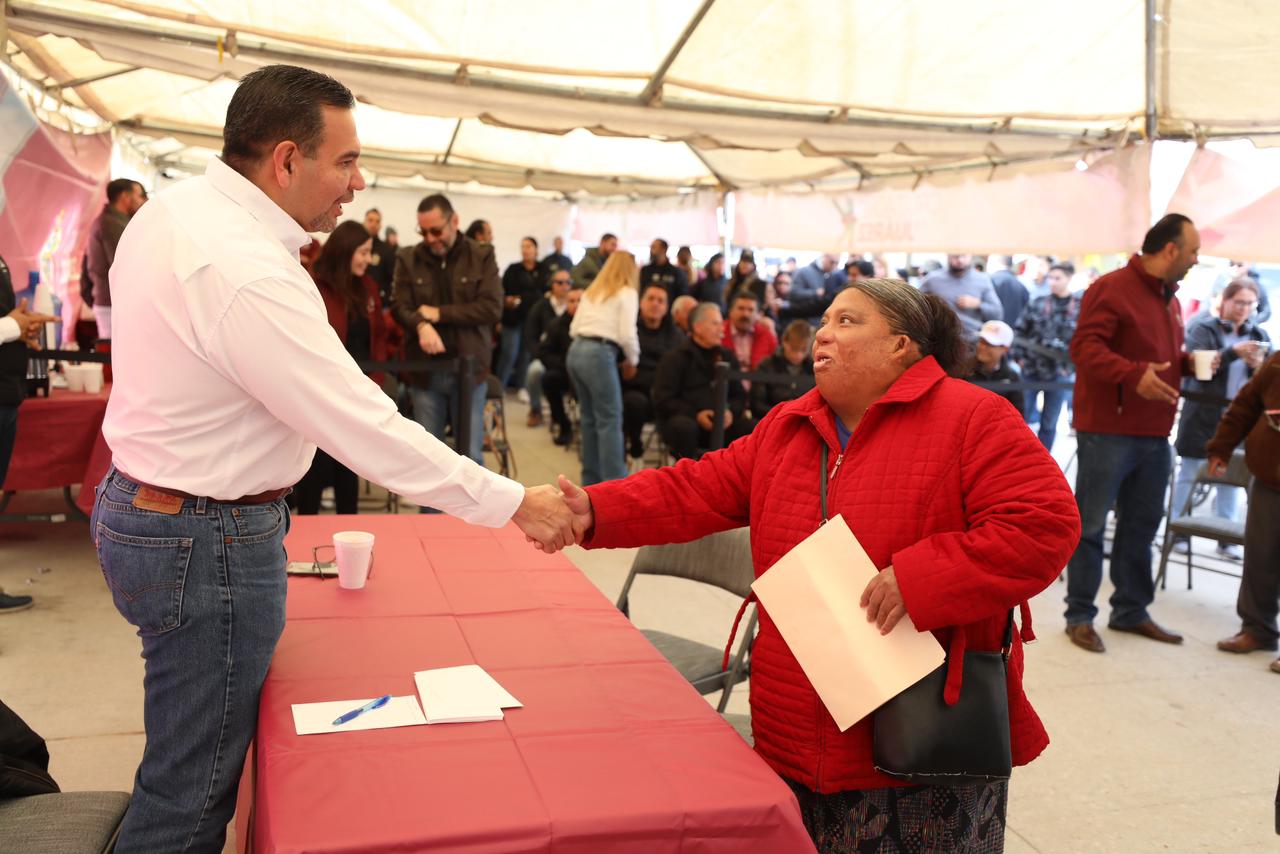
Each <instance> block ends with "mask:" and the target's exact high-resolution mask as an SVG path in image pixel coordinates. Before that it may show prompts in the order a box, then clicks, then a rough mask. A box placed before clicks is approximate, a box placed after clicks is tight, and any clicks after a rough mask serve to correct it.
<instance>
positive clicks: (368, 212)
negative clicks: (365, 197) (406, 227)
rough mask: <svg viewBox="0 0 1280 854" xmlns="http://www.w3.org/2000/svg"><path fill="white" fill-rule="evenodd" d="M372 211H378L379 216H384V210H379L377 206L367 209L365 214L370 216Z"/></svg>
mask: <svg viewBox="0 0 1280 854" xmlns="http://www.w3.org/2000/svg"><path fill="white" fill-rule="evenodd" d="M371 213H376V214H377V215H378V216H382V211H380V210H378V209H377V208H369V209H368V210H367V211H365V212H364V215H365V216H368V215H369V214H371Z"/></svg>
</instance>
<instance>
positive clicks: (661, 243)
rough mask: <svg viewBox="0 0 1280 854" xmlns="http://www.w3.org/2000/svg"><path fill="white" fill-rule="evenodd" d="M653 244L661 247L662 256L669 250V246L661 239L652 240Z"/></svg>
mask: <svg viewBox="0 0 1280 854" xmlns="http://www.w3.org/2000/svg"><path fill="white" fill-rule="evenodd" d="M653 242H654V243H657V244H660V245H661V246H662V254H663V255H666V254H667V252H669V251H670V250H671V244H670V243H668V242H667V241H665V240H663V239H662V238H661V237H655V238H653Z"/></svg>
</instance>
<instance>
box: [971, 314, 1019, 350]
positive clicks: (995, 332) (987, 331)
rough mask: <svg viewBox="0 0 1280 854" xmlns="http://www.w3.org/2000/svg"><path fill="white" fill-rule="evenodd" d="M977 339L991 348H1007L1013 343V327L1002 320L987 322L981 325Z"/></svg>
mask: <svg viewBox="0 0 1280 854" xmlns="http://www.w3.org/2000/svg"><path fill="white" fill-rule="evenodd" d="M978 337H979V338H981V339H982V340H983V341H986V342H987V343H988V344H990V345H991V346H992V347H1008V346H1009V345H1010V344H1012V343H1013V327H1011V326H1009V324H1007V323H1005V322H1004V321H1003V320H988V321H987V322H986V323H984V324H982V330H981V331H980V332H979V333H978Z"/></svg>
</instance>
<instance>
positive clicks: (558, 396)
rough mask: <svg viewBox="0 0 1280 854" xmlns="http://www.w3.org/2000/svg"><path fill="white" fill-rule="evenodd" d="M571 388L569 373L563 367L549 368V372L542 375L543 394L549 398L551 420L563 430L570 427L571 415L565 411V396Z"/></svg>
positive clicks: (548, 406)
mask: <svg viewBox="0 0 1280 854" xmlns="http://www.w3.org/2000/svg"><path fill="white" fill-rule="evenodd" d="M569 390H570V385H569V374H568V373H567V372H566V371H565V370H564V369H562V368H547V372H546V373H545V374H543V375H542V396H543V397H545V398H546V399H547V408H548V409H550V410H551V420H552V421H554V422H555V423H556V424H558V425H559V426H560V429H561V430H568V429H570V426H569V416H568V414H567V413H566V412H565V411H564V397H565V395H566V394H568V393H569Z"/></svg>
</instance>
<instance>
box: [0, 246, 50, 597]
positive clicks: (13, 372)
mask: <svg viewBox="0 0 1280 854" xmlns="http://www.w3.org/2000/svg"><path fill="white" fill-rule="evenodd" d="M0 315H3V316H0V486H3V484H4V479H5V476H6V475H7V474H8V473H9V458H10V457H12V456H13V441H14V439H15V438H16V437H17V434H18V407H19V406H20V405H22V401H23V400H24V399H25V398H26V396H27V347H28V342H33V343H34V341H35V336H36V333H38V332H39V331H40V327H42V326H44V324H46V323H53V322H54V321H55V320H57V318H55V317H50V316H49V315H47V314H36V313H34V312H30V311H27V301H26V300H23V301H22V302H21V303H19V302H17V299H16V297H15V296H14V293H13V279H12V277H11V276H10V275H9V266H8V265H7V264H5V262H4V259H3V258H0ZM36 346H39V345H36ZM30 607H31V597H30V596H10V595H8V594H6V593H3V592H0V614H8V613H12V612H14V611H22V610H25V609H27V608H30Z"/></svg>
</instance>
